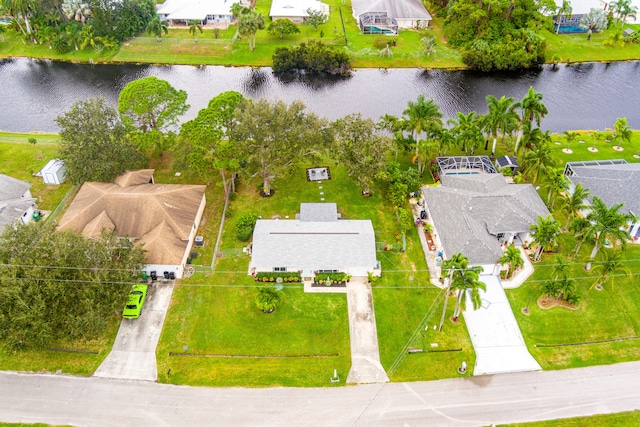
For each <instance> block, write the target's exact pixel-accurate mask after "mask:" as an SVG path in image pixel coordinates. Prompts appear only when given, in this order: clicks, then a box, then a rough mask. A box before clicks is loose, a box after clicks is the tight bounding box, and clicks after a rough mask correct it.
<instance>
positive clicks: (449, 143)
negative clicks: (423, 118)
mask: <svg viewBox="0 0 640 427" xmlns="http://www.w3.org/2000/svg"><path fill="white" fill-rule="evenodd" d="M437 140H438V155H439V156H444V155H445V154H446V153H447V150H448V149H449V148H451V147H453V146H455V144H456V136H455V135H454V134H453V132H451V131H450V130H449V129H447V128H443V129H442V130H441V131H440V132H438V134H437Z"/></svg>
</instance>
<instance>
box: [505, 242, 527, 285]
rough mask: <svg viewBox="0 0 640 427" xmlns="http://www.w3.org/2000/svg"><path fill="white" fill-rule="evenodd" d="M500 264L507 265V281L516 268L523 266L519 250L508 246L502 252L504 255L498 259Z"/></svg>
mask: <svg viewBox="0 0 640 427" xmlns="http://www.w3.org/2000/svg"><path fill="white" fill-rule="evenodd" d="M500 264H502V265H504V264H509V269H508V270H507V279H509V278H510V277H511V275H512V274H513V273H514V272H515V271H516V270H517V269H518V268H520V267H522V266H523V265H524V260H523V259H522V253H521V252H520V249H518V248H516V247H515V246H514V245H509V247H508V248H507V250H505V251H504V255H502V257H500Z"/></svg>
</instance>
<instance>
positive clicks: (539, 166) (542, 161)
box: [522, 141, 555, 184]
mask: <svg viewBox="0 0 640 427" xmlns="http://www.w3.org/2000/svg"><path fill="white" fill-rule="evenodd" d="M554 164H555V159H554V157H553V155H552V154H551V145H550V144H549V143H548V142H546V141H545V142H542V143H539V144H537V145H535V146H534V147H533V148H532V149H531V150H529V151H527V153H526V154H525V155H524V157H523V159H522V168H523V169H524V172H525V174H526V175H527V176H528V177H529V178H531V181H532V182H533V183H534V184H535V183H537V182H538V179H539V178H540V177H541V176H543V175H544V173H545V171H547V169H548V168H549V167H550V166H553V165H554Z"/></svg>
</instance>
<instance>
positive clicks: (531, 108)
mask: <svg viewBox="0 0 640 427" xmlns="http://www.w3.org/2000/svg"><path fill="white" fill-rule="evenodd" d="M519 107H520V111H521V113H522V116H521V119H520V133H518V138H517V139H516V145H515V149H514V151H518V145H519V144H520V138H522V130H524V125H525V123H527V122H529V123H531V122H533V121H534V120H535V121H536V124H537V125H538V127H540V120H542V118H544V116H545V115H546V114H547V113H548V112H549V110H547V107H546V106H545V105H544V104H543V103H542V93H540V92H536V91H535V90H534V89H533V86H529V90H528V91H527V94H526V95H525V96H524V98H522V101H520V103H519Z"/></svg>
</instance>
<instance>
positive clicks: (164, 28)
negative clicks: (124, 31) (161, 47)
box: [147, 16, 169, 42]
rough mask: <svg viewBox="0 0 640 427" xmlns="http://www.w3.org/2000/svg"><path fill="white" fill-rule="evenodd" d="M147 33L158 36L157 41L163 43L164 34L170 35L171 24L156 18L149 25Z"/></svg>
mask: <svg viewBox="0 0 640 427" xmlns="http://www.w3.org/2000/svg"><path fill="white" fill-rule="evenodd" d="M147 33H149V34H151V35H154V36H156V40H157V41H159V42H161V41H162V33H164V34H169V23H168V22H167V21H164V20H161V19H160V18H159V17H157V16H156V17H155V18H153V19H152V20H151V21H149V23H147Z"/></svg>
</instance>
